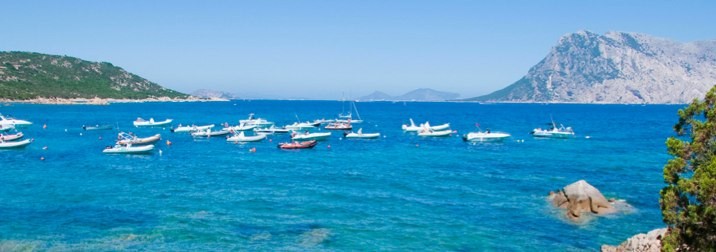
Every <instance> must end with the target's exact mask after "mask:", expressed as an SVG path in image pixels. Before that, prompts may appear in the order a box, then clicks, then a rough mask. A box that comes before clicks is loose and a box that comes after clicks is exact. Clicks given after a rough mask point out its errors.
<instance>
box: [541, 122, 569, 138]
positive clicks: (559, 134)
mask: <svg viewBox="0 0 716 252" xmlns="http://www.w3.org/2000/svg"><path fill="white" fill-rule="evenodd" d="M530 134H532V136H534V137H545V138H572V137H574V130H572V127H564V125H561V124H560V126H559V127H557V123H555V122H554V120H552V123H551V127H550V128H549V129H542V128H536V129H534V130H532V132H531V133H530Z"/></svg>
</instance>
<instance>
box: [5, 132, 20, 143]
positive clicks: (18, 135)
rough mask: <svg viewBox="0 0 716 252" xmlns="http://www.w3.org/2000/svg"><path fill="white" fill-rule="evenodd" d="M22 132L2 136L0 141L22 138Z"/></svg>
mask: <svg viewBox="0 0 716 252" xmlns="http://www.w3.org/2000/svg"><path fill="white" fill-rule="evenodd" d="M22 137H23V135H22V132H18V133H16V134H0V140H1V141H13V140H17V139H20V138H22Z"/></svg>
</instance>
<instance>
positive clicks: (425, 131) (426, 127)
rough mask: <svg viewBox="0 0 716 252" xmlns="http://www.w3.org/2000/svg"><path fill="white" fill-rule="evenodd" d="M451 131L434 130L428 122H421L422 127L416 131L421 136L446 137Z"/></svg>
mask: <svg viewBox="0 0 716 252" xmlns="http://www.w3.org/2000/svg"><path fill="white" fill-rule="evenodd" d="M451 133H452V130H449V129H448V130H434V129H433V128H432V127H430V123H428V122H425V124H423V127H422V129H420V131H418V136H422V137H446V136H450V134H451Z"/></svg>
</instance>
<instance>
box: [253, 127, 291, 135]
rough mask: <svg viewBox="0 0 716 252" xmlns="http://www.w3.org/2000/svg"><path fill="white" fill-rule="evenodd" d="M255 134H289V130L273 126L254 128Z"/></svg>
mask: <svg viewBox="0 0 716 252" xmlns="http://www.w3.org/2000/svg"><path fill="white" fill-rule="evenodd" d="M254 132H256V133H260V134H274V133H288V129H286V128H276V127H275V126H273V125H271V127H268V128H254Z"/></svg>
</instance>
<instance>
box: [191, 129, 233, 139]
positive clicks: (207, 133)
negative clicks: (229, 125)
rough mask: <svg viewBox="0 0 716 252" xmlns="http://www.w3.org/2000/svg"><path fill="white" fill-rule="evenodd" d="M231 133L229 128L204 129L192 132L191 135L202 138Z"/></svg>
mask: <svg viewBox="0 0 716 252" xmlns="http://www.w3.org/2000/svg"><path fill="white" fill-rule="evenodd" d="M229 133H231V132H230V131H228V130H211V129H207V130H202V131H197V132H192V133H191V136H192V137H195V138H201V137H217V136H225V135H228V134H229Z"/></svg>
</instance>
